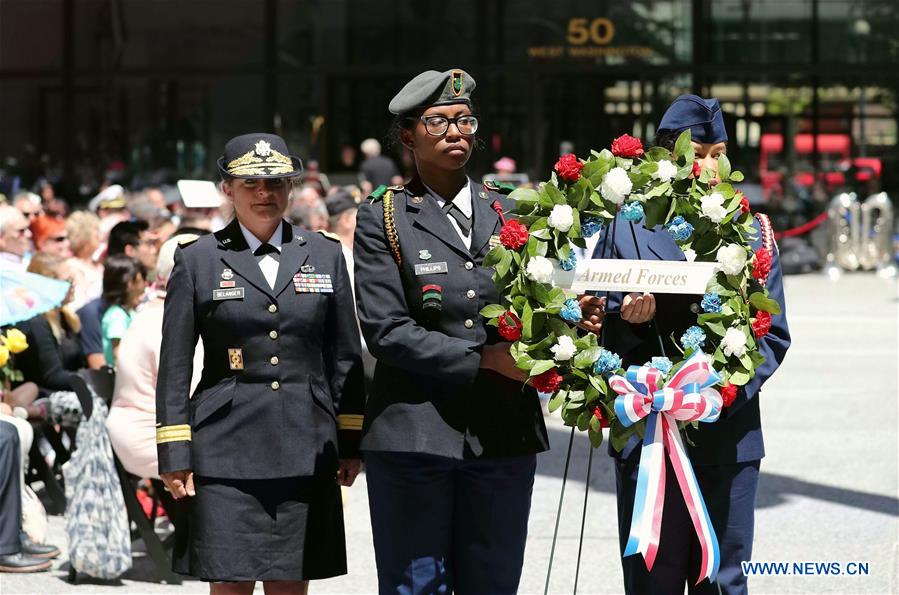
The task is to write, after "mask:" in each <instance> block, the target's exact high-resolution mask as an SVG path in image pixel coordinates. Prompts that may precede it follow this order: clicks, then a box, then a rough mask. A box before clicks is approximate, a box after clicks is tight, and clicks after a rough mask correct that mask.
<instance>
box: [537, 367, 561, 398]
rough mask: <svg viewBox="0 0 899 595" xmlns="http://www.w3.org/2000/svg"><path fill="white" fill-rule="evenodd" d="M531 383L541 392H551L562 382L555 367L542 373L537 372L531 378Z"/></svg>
mask: <svg viewBox="0 0 899 595" xmlns="http://www.w3.org/2000/svg"><path fill="white" fill-rule="evenodd" d="M531 383H532V384H533V385H534V388H536V389H537V390H538V391H540V392H541V393H545V394H553V393H554V392H556V391H557V390H559V385H560V384H562V377H561V376H560V375H559V373H558V372H556V369H555V368H551V369H549V370H547V371H546V372H544V373H543V374H538V375H536V376H534V377H533V378H531Z"/></svg>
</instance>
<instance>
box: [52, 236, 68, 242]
mask: <svg viewBox="0 0 899 595" xmlns="http://www.w3.org/2000/svg"><path fill="white" fill-rule="evenodd" d="M47 239H48V240H50V241H51V242H67V241H69V236H52V237H49V238H47Z"/></svg>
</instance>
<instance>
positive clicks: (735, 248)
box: [715, 244, 746, 275]
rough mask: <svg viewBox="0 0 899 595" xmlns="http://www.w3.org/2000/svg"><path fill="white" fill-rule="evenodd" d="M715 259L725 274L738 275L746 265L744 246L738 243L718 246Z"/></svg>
mask: <svg viewBox="0 0 899 595" xmlns="http://www.w3.org/2000/svg"><path fill="white" fill-rule="evenodd" d="M715 260H717V261H718V264H719V265H720V267H719V268H720V269H721V270H722V271H724V273H725V274H726V275H739V274H740V273H742V272H743V267H744V266H746V248H744V247H743V246H740V245H738V244H728V245H727V246H722V247H720V248H718V253H717V254H716V255H715Z"/></svg>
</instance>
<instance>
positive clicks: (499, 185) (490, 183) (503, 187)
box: [484, 180, 515, 194]
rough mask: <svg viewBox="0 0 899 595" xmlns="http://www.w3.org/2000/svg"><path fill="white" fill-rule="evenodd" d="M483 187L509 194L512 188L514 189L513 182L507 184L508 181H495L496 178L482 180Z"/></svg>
mask: <svg viewBox="0 0 899 595" xmlns="http://www.w3.org/2000/svg"><path fill="white" fill-rule="evenodd" d="M484 188H486V189H487V190H493V191H494V192H499V193H500V194H509V193H510V192H512V191H513V190H515V185H514V184H509V183H508V182H497V181H496V180H487V181H486V182H484Z"/></svg>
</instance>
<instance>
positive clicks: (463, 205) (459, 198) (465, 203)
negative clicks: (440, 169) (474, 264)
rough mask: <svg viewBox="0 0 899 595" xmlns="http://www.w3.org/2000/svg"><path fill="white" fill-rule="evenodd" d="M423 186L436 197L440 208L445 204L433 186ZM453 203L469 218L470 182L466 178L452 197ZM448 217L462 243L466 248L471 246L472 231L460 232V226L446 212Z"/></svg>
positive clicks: (470, 207)
mask: <svg viewBox="0 0 899 595" xmlns="http://www.w3.org/2000/svg"><path fill="white" fill-rule="evenodd" d="M425 188H427V189H428V190H429V191H430V192H431V194H433V195H434V196H436V197H437V204H438V205H439V206H440V208H441V209H442V208H443V207H444V205H446V200H444V198H443V197H442V196H440V195H439V194H438V193H437V192H435V191H434V189H433V188H431V187H430V186H428V185H427V184H425ZM452 202H453V204H454V205H456V206H457V207H458V208H459V210H460V211H462V213H463V214H464V215H465V216H466V217H468V218H469V219H470V218H471V213H472V206H471V183H470V182H469V181H468V180H465V184H464V185H463V186H462V189H461V190H459V193H458V194H456V196H455V198H453V201H452ZM446 217H447V218H448V219H449V222H450V224H451V225H452V226H453V229H455V230H456V233H457V234H459V239H461V240H462V243H463V244H465V247H466V248H469V249H470V248H471V234H472V232H471V231H470V230H469V232H468V235H467V236H466V235H465V234H464V233H462V228H461V227H459V224H458V223H457V222H456V220H455V219H453V218H452V217H450V216H449V214H447V216H446Z"/></svg>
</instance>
